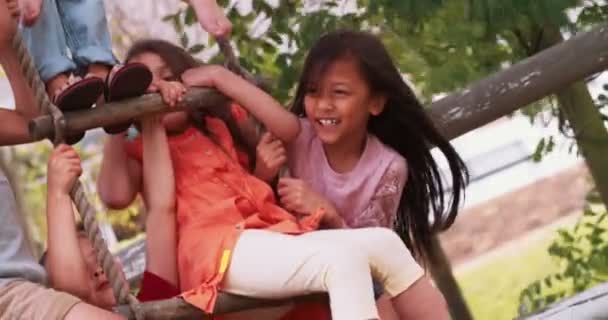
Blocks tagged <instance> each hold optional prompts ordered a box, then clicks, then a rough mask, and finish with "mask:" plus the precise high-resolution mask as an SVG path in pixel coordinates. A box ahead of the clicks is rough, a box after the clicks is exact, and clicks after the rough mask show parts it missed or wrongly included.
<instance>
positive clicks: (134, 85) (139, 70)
mask: <svg viewBox="0 0 608 320" xmlns="http://www.w3.org/2000/svg"><path fill="white" fill-rule="evenodd" d="M150 83H152V72H150V69H148V67H146V66H145V65H144V64H141V63H129V64H126V65H123V66H120V67H119V68H118V70H116V71H114V72H110V73H108V77H107V78H106V92H105V98H106V102H112V101H118V100H123V99H128V98H134V97H137V96H141V95H142V94H144V93H146V91H147V90H148V87H149V86H150ZM132 122H133V121H132V120H131V121H129V122H126V123H121V124H116V125H112V126H107V127H104V128H103V130H104V131H105V132H106V133H108V134H117V133H121V132H123V131H125V130H127V129H128V128H129V126H131V123H132Z"/></svg>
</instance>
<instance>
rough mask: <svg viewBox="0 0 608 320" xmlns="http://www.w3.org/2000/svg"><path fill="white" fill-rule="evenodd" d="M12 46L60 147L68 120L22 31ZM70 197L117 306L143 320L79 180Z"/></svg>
mask: <svg viewBox="0 0 608 320" xmlns="http://www.w3.org/2000/svg"><path fill="white" fill-rule="evenodd" d="M12 47H13V49H14V50H15V52H16V53H17V57H18V59H19V64H20V66H21V72H22V73H23V75H24V77H25V79H26V81H27V83H28V84H29V86H30V87H31V88H32V90H33V92H34V98H35V100H36V103H37V104H38V112H39V114H43V113H50V114H51V115H52V117H53V121H54V122H55V135H54V137H53V144H54V145H55V146H57V145H58V144H60V143H63V142H64V139H65V132H64V128H65V119H64V117H63V113H62V112H61V110H59V108H57V106H56V105H54V104H53V103H52V102H51V101H50V99H49V97H48V95H47V93H46V91H45V86H44V83H43V82H42V80H41V79H40V76H39V74H38V71H37V70H36V66H35V65H34V63H33V61H32V58H31V57H30V55H29V53H28V51H27V48H26V47H25V44H24V41H23V38H22V37H21V33H20V32H19V31H17V32H15V34H14V36H13V41H12ZM70 196H71V198H72V201H74V203H75V204H76V207H77V208H78V212H79V214H80V217H81V219H82V220H83V222H84V230H85V233H86V235H87V238H89V240H90V241H91V243H92V245H93V249H94V251H95V255H96V257H97V261H98V262H99V264H100V265H101V267H102V268H103V271H104V273H105V274H106V275H107V276H108V279H109V281H110V284H111V285H112V292H113V293H114V298H115V299H116V301H117V303H120V304H128V305H129V306H130V308H131V311H132V314H134V315H135V319H137V320H143V314H142V312H141V311H140V309H139V301H137V298H135V297H134V296H133V295H131V294H130V293H129V284H128V283H127V280H126V279H125V278H124V277H123V276H122V272H121V270H120V268H119V266H118V265H117V264H116V262H115V260H114V257H113V256H112V254H111V253H110V250H109V249H108V246H107V244H106V241H105V240H104V238H103V237H102V236H101V232H100V230H99V226H98V224H97V221H96V212H95V209H94V208H93V206H92V205H91V204H90V203H89V201H88V200H87V196H86V194H85V192H84V188H83V186H82V184H81V182H80V181H79V180H77V181H76V183H75V184H74V186H73V187H72V190H71V191H70Z"/></svg>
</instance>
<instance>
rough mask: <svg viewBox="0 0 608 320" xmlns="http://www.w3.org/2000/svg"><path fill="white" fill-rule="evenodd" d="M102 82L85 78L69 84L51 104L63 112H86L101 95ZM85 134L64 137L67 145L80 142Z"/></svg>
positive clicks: (72, 134)
mask: <svg viewBox="0 0 608 320" xmlns="http://www.w3.org/2000/svg"><path fill="white" fill-rule="evenodd" d="M103 88H104V83H103V80H101V79H99V78H93V77H91V78H86V79H82V80H78V81H76V82H74V83H72V84H70V85H69V86H68V87H67V88H65V89H64V90H63V91H61V93H59V94H58V95H56V96H55V97H54V98H53V102H54V103H55V105H56V106H57V107H58V108H59V110H61V111H63V112H71V111H78V110H86V109H89V108H91V107H92V106H93V104H94V103H95V102H97V99H98V98H99V97H100V96H101V95H102V93H103ZM84 135H85V132H78V133H71V134H69V135H68V136H66V137H65V140H66V141H65V142H66V143H67V144H75V143H77V142H78V141H80V140H81V139H82V138H83V137H84Z"/></svg>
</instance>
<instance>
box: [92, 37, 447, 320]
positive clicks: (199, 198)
mask: <svg viewBox="0 0 608 320" xmlns="http://www.w3.org/2000/svg"><path fill="white" fill-rule="evenodd" d="M127 61H133V62H140V63H143V64H145V65H147V66H148V67H149V68H150V70H152V71H153V74H154V79H155V80H154V81H153V82H152V85H151V87H150V89H151V90H156V91H158V90H160V92H161V93H162V95H163V97H164V98H165V100H166V101H167V103H168V104H169V105H173V104H175V102H177V101H179V99H180V97H181V95H182V94H183V92H184V90H183V85H182V84H181V83H180V82H179V81H175V79H182V80H183V82H184V84H186V85H188V86H207V87H213V88H215V89H217V90H219V91H220V92H222V93H223V94H225V95H226V96H228V97H230V98H231V99H233V100H234V101H235V102H236V103H238V104H239V105H241V106H242V107H243V108H245V109H246V110H247V111H248V112H249V113H251V114H252V115H253V116H254V117H255V118H257V119H258V120H259V121H261V122H262V123H263V124H264V125H265V126H266V127H267V128H268V130H269V131H270V132H271V133H273V134H274V135H275V136H277V138H279V139H281V140H284V141H288V142H290V141H293V139H295V138H296V137H297V135H298V132H299V130H300V127H299V126H300V124H299V121H298V119H297V118H296V117H295V116H294V115H292V114H291V113H289V112H288V111H286V110H285V109H283V108H282V107H281V106H280V105H279V104H278V103H277V102H276V101H275V100H274V99H272V97H270V96H268V95H267V94H266V93H264V92H263V91H261V90H259V89H258V88H256V87H255V86H253V85H251V84H250V83H248V82H246V81H245V80H243V79H242V78H240V77H238V76H236V75H235V74H233V73H231V72H230V71H228V70H226V69H224V68H222V67H219V66H199V65H198V64H197V63H196V62H195V60H194V59H193V58H192V57H191V56H190V55H189V54H188V53H186V52H185V51H184V50H183V49H181V48H179V47H177V46H174V45H171V44H169V43H166V42H164V41H158V40H152V41H142V42H140V43H138V44H136V45H135V46H134V48H132V49H131V51H130V53H129V55H128V57H127ZM234 110H238V109H235V108H234V107H233V106H232V105H231V104H226V105H218V106H217V107H216V108H209V109H206V110H202V111H198V112H190V113H188V112H186V111H178V112H174V113H171V114H167V115H165V116H163V117H162V118H159V119H158V121H157V122H156V123H154V125H153V126H149V127H148V128H147V129H146V128H143V131H144V134H143V135H144V136H145V135H146V133H145V131H146V130H149V131H152V132H154V134H152V133H150V135H155V136H156V135H157V134H158V136H157V138H158V140H156V141H155V142H156V143H158V144H159V147H160V146H161V145H162V146H168V148H169V150H170V153H171V162H169V163H165V164H164V165H162V166H160V165H159V164H160V162H156V164H157V165H159V166H158V167H155V168H154V171H155V172H157V173H158V174H160V173H161V171H173V170H174V177H175V188H176V189H175V198H176V199H175V201H176V202H175V204H176V211H177V233H178V237H177V238H178V239H179V240H178V245H177V259H178V279H179V281H178V283H179V288H180V290H181V291H182V292H183V293H182V294H181V296H182V297H183V298H184V299H185V300H186V301H187V302H189V303H190V304H192V305H194V306H196V307H198V308H200V309H202V310H203V311H205V312H208V313H212V312H213V310H214V307H215V302H216V299H217V297H218V292H219V290H222V291H225V292H229V293H234V294H238V295H245V296H250V297H258V298H284V297H290V296H295V295H303V294H307V293H310V292H328V293H329V297H330V305H331V313H332V317H333V319H335V320H353V319H359V320H364V319H377V318H378V314H377V310H376V305H375V300H374V296H373V290H372V274H373V275H374V277H375V278H376V279H378V280H379V281H380V282H381V283H382V284H383V285H384V288H385V290H386V291H387V292H389V293H391V294H392V295H393V296H394V297H395V298H394V301H395V302H396V303H399V304H405V303H407V301H404V300H403V299H400V297H404V296H408V295H419V297H420V299H428V300H429V301H431V302H430V303H429V304H426V305H425V307H427V308H429V309H431V310H426V311H427V312H426V313H421V314H424V316H423V317H420V318H419V319H424V318H426V319H447V310H446V308H445V304H444V303H443V301H442V299H441V295H440V294H439V293H438V292H437V291H436V289H434V288H433V287H432V286H430V285H429V283H428V280H426V279H421V277H422V276H423V271H422V269H421V268H420V266H419V265H418V264H417V263H416V262H415V260H414V259H413V257H412V255H411V254H410V252H409V251H408V250H407V248H406V247H405V245H404V244H403V242H402V241H401V239H400V238H399V237H398V236H397V235H396V234H395V233H394V232H392V231H391V230H389V229H386V228H367V229H351V230H323V231H315V230H317V229H318V228H319V226H320V224H334V223H336V221H334V220H335V219H339V217H338V216H336V215H334V214H333V212H332V211H329V210H326V208H324V207H316V208H313V209H312V210H310V211H307V212H302V213H301V214H300V215H299V216H298V217H296V216H294V215H292V214H291V213H289V212H287V211H285V210H284V209H282V208H281V207H279V206H277V204H276V203H275V200H274V196H273V192H272V189H271V188H270V187H269V186H268V184H266V183H265V182H263V181H261V180H259V179H257V178H256V177H254V176H253V175H251V174H250V172H249V168H248V167H246V166H244V165H243V164H244V163H248V162H247V161H239V160H241V159H242V157H240V156H239V155H242V152H239V151H242V150H244V149H247V148H242V144H241V142H242V141H243V140H242V134H241V132H240V131H239V130H240V129H239V126H238V121H237V120H236V119H235V112H234ZM145 143H146V142H145V141H143V142H142V140H141V138H136V139H135V140H134V141H127V140H126V138H121V137H111V138H110V140H109V142H108V143H107V144H106V148H105V150H104V159H103V163H102V169H101V172H100V177H99V180H98V190H99V193H100V196H101V198H102V201H104V202H105V203H106V204H108V205H109V206H110V207H124V206H126V205H128V204H129V203H131V201H132V200H133V199H134V197H135V196H136V195H137V194H138V193H139V192H143V193H144V196H145V195H146V188H145V186H146V185H148V184H147V183H146V182H145V179H146V177H145V176H144V177H143V178H142V169H143V170H144V171H145V170H146V169H145V168H146V166H150V161H152V160H153V159H151V158H150V157H149V156H146V153H145V149H146V145H145ZM249 156H250V157H251V156H252V155H251V154H249ZM250 159H251V158H250ZM163 174H164V173H163ZM414 283H417V284H418V285H413V284H414ZM421 284H422V285H421ZM419 288H422V289H423V290H419ZM410 289H411V290H410Z"/></svg>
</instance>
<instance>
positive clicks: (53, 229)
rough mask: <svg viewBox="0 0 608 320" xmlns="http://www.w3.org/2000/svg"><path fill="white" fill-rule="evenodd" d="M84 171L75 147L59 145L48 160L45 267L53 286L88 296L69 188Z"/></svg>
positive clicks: (86, 280) (85, 297) (84, 268)
mask: <svg viewBox="0 0 608 320" xmlns="http://www.w3.org/2000/svg"><path fill="white" fill-rule="evenodd" d="M81 172H82V168H81V167H80V159H79V157H78V154H77V153H76V151H74V149H72V148H71V147H68V146H67V145H60V146H58V147H57V148H56V149H55V150H54V151H53V153H52V155H51V158H50V159H49V164H48V192H47V193H48V194H47V208H46V216H47V225H48V234H47V237H48V239H47V240H48V241H47V242H48V249H47V259H46V263H45V264H46V267H47V268H46V269H47V270H48V273H49V279H50V283H51V285H52V286H53V288H55V289H57V290H60V291H65V292H69V293H71V294H73V295H75V296H78V297H80V298H83V299H87V298H88V294H89V291H88V287H87V286H86V285H84V284H86V283H87V282H88V276H87V274H86V273H85V272H86V271H85V270H87V269H86V264H85V262H84V259H83V257H82V253H81V250H80V245H79V242H78V233H77V231H76V223H75V222H74V212H73V211H72V200H71V198H70V195H69V192H70V189H71V187H72V186H73V184H74V182H75V181H76V179H78V176H79V175H80V173H81Z"/></svg>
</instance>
